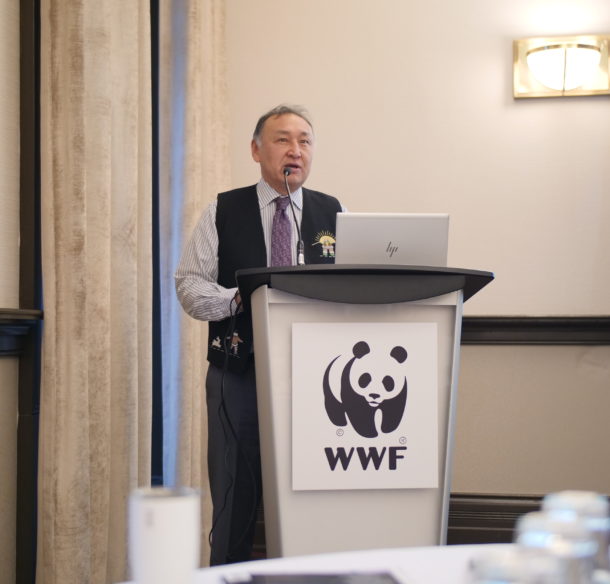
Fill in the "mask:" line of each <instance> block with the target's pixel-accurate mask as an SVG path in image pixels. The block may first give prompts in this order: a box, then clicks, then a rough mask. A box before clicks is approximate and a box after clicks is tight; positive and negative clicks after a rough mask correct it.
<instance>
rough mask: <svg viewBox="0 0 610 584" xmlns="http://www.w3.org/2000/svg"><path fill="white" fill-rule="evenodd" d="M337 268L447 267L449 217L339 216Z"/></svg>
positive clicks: (339, 214)
mask: <svg viewBox="0 0 610 584" xmlns="http://www.w3.org/2000/svg"><path fill="white" fill-rule="evenodd" d="M336 241H337V243H336V247H335V263H336V264H390V265H406V266H434V267H446V266H447V248H448V241H449V215H448V214H447V213H337V232H336Z"/></svg>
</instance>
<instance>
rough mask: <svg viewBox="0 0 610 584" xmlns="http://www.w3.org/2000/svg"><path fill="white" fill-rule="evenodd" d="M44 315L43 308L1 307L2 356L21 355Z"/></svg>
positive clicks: (0, 343) (0, 347)
mask: <svg viewBox="0 0 610 584" xmlns="http://www.w3.org/2000/svg"><path fill="white" fill-rule="evenodd" d="M42 317H43V314H42V310H26V309H20V308H0V357H19V356H21V354H22V353H23V351H24V349H25V344H26V342H27V339H28V336H29V335H30V333H31V332H33V331H34V330H35V329H36V328H37V327H38V325H39V323H40V321H41V320H42Z"/></svg>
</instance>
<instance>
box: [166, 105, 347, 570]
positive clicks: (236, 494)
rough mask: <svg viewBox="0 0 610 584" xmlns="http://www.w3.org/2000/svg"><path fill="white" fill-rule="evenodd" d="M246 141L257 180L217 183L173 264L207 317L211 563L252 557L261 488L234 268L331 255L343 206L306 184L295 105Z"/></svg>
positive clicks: (250, 360) (306, 132)
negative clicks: (226, 186) (219, 187)
mask: <svg viewBox="0 0 610 584" xmlns="http://www.w3.org/2000/svg"><path fill="white" fill-rule="evenodd" d="M251 151H252V158H253V159H254V161H255V162H257V163H258V164H259V166H260V171H261V179H260V181H259V182H258V183H257V184H256V185H252V186H248V187H244V188H239V189H235V190H232V191H228V192H225V193H220V194H219V195H218V197H217V199H216V201H214V202H212V203H211V204H210V205H209V206H208V207H207V208H206V209H205V211H204V212H203V214H202V216H201V218H200V220H199V222H198V223H197V225H196V227H195V230H194V231H193V234H192V235H191V237H190V239H189V241H188V243H187V245H186V247H185V249H184V251H183V254H182V257H181V260H180V263H179V266H178V269H177V270H176V274H175V283H176V292H177V295H178V299H179V300H180V303H181V304H182V307H183V308H184V310H185V311H186V312H187V313H188V314H189V315H190V316H192V317H193V318H196V319H199V320H205V321H209V338H208V354H207V358H208V361H209V369H208V375H207V379H206V402H207V410H208V472H209V478H210V488H211V494H212V503H213V507H214V513H213V523H212V549H211V556H210V564H211V565H216V564H225V563H232V562H240V561H245V560H248V559H250V554H251V549H252V540H253V536H254V527H255V522H256V510H257V507H258V504H259V501H260V498H261V491H262V486H261V464H260V450H259V437H258V415H257V404H256V383H255V375H254V354H253V350H252V322H251V317H250V315H249V314H248V313H246V312H243V311H241V300H240V296H239V291H238V289H237V288H236V286H235V272H236V270H239V269H243V268H260V267H265V266H292V265H296V264H297V262H298V263H303V261H304V263H307V264H313V263H318V264H319V263H333V262H334V242H335V240H334V236H335V223H336V214H337V212H340V211H341V210H342V208H341V204H340V203H339V201H338V200H337V199H335V198H334V197H331V196H329V195H326V194H323V193H320V192H317V191H312V190H309V189H306V188H304V187H303V184H304V183H305V181H306V180H307V177H308V175H309V171H310V168H311V163H312V158H313V151H314V133H313V127H312V124H311V122H310V120H309V117H308V115H307V113H306V112H305V110H303V109H302V108H300V107H296V106H285V105H281V106H277V107H275V108H273V109H272V110H270V111H269V112H267V113H266V114H264V115H263V116H261V118H260V119H259V120H258V122H257V124H256V127H255V130H254V134H253V138H252V142H251Z"/></svg>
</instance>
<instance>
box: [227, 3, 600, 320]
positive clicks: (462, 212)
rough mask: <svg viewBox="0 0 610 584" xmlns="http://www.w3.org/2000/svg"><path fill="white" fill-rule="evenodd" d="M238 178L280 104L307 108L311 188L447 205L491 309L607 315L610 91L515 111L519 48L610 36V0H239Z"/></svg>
mask: <svg viewBox="0 0 610 584" xmlns="http://www.w3.org/2000/svg"><path fill="white" fill-rule="evenodd" d="M227 11H228V17H227V36H228V41H227V48H228V74H229V79H228V82H229V92H230V112H231V121H232V130H231V152H232V154H233V158H232V167H233V179H234V184H235V185H241V184H246V183H248V182H252V181H254V180H256V178H257V169H256V167H255V165H254V164H253V163H252V161H251V160H250V155H249V147H248V144H249V139H250V135H251V132H252V129H253V124H254V121H255V120H256V118H257V116H258V115H259V114H260V113H261V112H263V111H265V110H266V109H268V108H270V107H272V106H274V105H276V104H277V103H280V102H289V103H295V102H296V103H302V104H304V105H306V106H307V107H308V108H309V110H310V111H311V113H312V115H313V118H314V123H315V128H316V133H317V138H318V140H317V145H316V148H317V152H316V160H315V163H314V170H313V172H312V174H311V176H310V180H309V182H308V184H309V185H310V186H311V187H312V188H317V189H319V190H323V191H326V192H329V193H332V194H336V195H338V196H340V198H341V199H342V201H343V202H344V203H345V204H346V205H347V207H348V208H349V209H350V210H353V211H365V210H375V211H447V212H449V213H450V214H451V231H450V253H449V263H450V265H454V266H459V267H468V268H477V269H486V270H491V271H494V272H495V274H496V277H497V279H496V281H495V282H494V284H493V285H492V286H490V287H489V288H488V289H487V290H485V292H484V293H482V294H480V295H479V296H477V297H475V298H474V299H473V300H472V301H470V302H469V303H468V305H467V306H466V313H467V314H480V315H498V314H506V315H521V314H526V315H566V314H570V315H589V314H604V313H608V312H610V295H609V294H607V287H608V285H610V262H608V261H606V250H607V249H610V229H607V224H608V222H609V221H610V186H609V185H610V164H608V160H610V115H608V107H609V105H610V99H609V98H608V97H601V98H600V97H597V98H576V99H574V98H572V99H563V100H537V101H529V100H528V101H523V100H521V101H514V100H513V98H512V85H511V84H512V40H513V39H516V38H520V37H523V36H534V35H544V34H569V33H578V32H605V33H608V32H610V3H609V2H607V0H555V1H549V0H539V1H534V0H496V1H494V2H489V0H462V1H460V2H454V1H452V0H430V1H426V2H423V1H408V2H407V1H405V0H383V1H380V2H372V1H364V0H333V1H328V0H308V2H303V3H300V4H299V5H298V7H297V6H293V5H290V4H286V3H284V2H280V1H279V0H257V1H256V2H243V1H242V0H227Z"/></svg>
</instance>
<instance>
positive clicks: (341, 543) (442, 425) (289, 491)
mask: <svg viewBox="0 0 610 584" xmlns="http://www.w3.org/2000/svg"><path fill="white" fill-rule="evenodd" d="M461 303H462V293H461V292H455V293H451V294H447V295H445V296H441V297H436V298H432V299H429V300H420V301H417V302H408V303H400V304H380V305H377V304H376V305H370V304H367V305H354V304H342V303H334V302H325V301H320V300H311V299H306V298H303V297H301V296H295V295H292V294H288V293H285V292H281V291H277V290H273V289H269V288H267V287H266V286H263V287H261V288H258V289H257V290H256V291H255V292H254V293H253V294H252V306H253V308H252V310H253V315H254V319H253V321H254V337H255V355H256V376H257V391H258V409H259V425H260V433H261V456H262V462H263V483H264V504H265V526H266V540H267V553H268V556H269V557H280V556H292V555H302V554H312V553H320V552H329V551H347V550H356V549H365V548H373V549H379V548H387V547H403V546H415V545H436V544H439V543H444V538H445V534H446V521H447V510H448V497H449V484H448V480H449V476H450V470H449V467H450V448H449V446H450V444H451V437H452V432H453V414H454V404H453V398H452V396H453V394H454V393H455V389H454V387H453V386H452V380H453V381H454V385H455V382H456V381H457V363H458V358H457V350H458V348H459V331H460V328H461ZM333 323H336V324H337V326H336V330H339V329H342V332H341V333H340V334H339V335H338V337H335V341H333V342H336V343H337V346H336V347H333V346H331V347H330V353H324V357H323V359H324V361H323V363H322V364H321V368H318V371H322V379H320V373H319V372H318V373H316V372H315V371H314V369H316V367H313V366H312V367H311V370H312V373H311V374H312V375H313V378H312V380H311V381H310V382H311V383H312V384H313V387H312V390H311V391H312V392H315V393H316V394H318V397H319V392H320V393H322V394H323V391H324V372H325V371H326V368H327V367H328V365H329V362H328V361H329V360H328V357H327V355H330V354H333V355H334V356H345V354H346V353H348V352H349V351H350V350H352V349H353V345H352V346H351V347H350V346H349V345H350V342H351V341H350V338H351V337H350V336H349V334H348V333H346V332H345V331H348V329H352V331H354V330H355V331H356V337H358V339H360V340H363V341H367V344H369V348H370V349H371V353H372V352H373V349H374V348H375V346H374V345H376V344H378V338H377V337H376V336H375V335H373V336H372V337H371V336H370V335H371V334H372V332H371V331H372V328H375V329H378V326H379V325H381V324H384V323H385V324H387V325H388V326H389V329H394V330H395V331H398V332H396V334H398V335H399V337H402V338H406V341H405V343H403V344H407V345H408V346H407V347H404V348H405V349H406V350H407V353H408V356H407V358H406V360H403V363H398V362H397V367H399V366H400V365H403V364H404V365H405V367H406V363H407V362H408V361H409V358H411V357H413V364H411V363H409V365H414V367H411V369H410V370H407V371H408V372H403V374H404V377H405V379H406V380H407V384H408V385H407V391H408V390H409V388H413V390H412V391H413V394H412V395H413V400H412V401H411V402H410V401H409V397H408V398H407V401H406V408H405V416H404V418H405V420H409V419H408V415H409V412H410V411H411V410H416V409H419V408H421V407H423V410H421V411H423V412H427V414H426V415H429V413H430V412H429V408H430V403H434V404H435V408H436V409H435V411H434V413H433V416H436V420H435V421H436V425H435V432H436V437H435V438H436V440H435V442H434V448H435V449H436V452H435V453H434V454H435V456H434V459H433V460H434V462H435V464H436V469H434V470H435V472H432V473H430V471H429V469H428V470H426V472H425V473H424V474H426V473H427V476H425V477H424V479H422V480H423V481H424V482H423V484H424V485H436V486H418V485H417V484H416V483H417V480H418V477H414V476H413V475H412V476H411V478H412V479H413V481H414V482H413V483H412V484H411V486H409V482H408V481H407V483H406V486H402V485H405V483H404V482H403V483H400V481H399V482H398V483H397V484H396V485H388V484H386V483H385V482H383V481H382V483H380V484H375V480H377V479H376V478H375V477H374V475H373V474H367V473H363V472H362V468H361V469H360V471H359V472H356V475H358V474H360V478H361V479H362V481H364V482H365V483H366V484H364V485H362V484H361V485H353V486H350V484H349V481H348V482H347V483H344V484H338V485H328V484H326V485H324V484H323V485H321V486H316V484H315V481H314V483H313V486H312V484H309V485H305V487H306V488H302V487H303V484H302V483H301V484H300V486H299V484H298V483H297V485H296V486H297V489H295V488H294V484H293V473H294V471H295V470H297V472H296V475H297V476H299V477H301V479H303V478H304V477H306V476H307V474H308V473H309V472H310V470H311V472H312V473H313V472H314V469H313V468H312V469H307V468H305V469H303V468H301V469H293V464H295V463H296V462H298V461H295V459H294V458H293V424H292V420H293V416H298V415H299V412H298V411H294V412H293V388H292V381H293V359H301V357H304V358H305V360H306V361H307V359H308V358H311V359H317V358H322V357H320V355H321V354H322V353H321V352H320V351H318V349H315V350H311V355H309V356H308V355H304V356H301V355H298V356H297V355H295V354H294V352H293V334H294V333H293V331H296V334H297V338H300V339H301V340H299V341H298V344H299V347H298V349H299V352H302V351H303V350H305V349H304V348H303V346H304V345H307V344H308V342H309V341H307V339H309V338H316V334H315V330H316V328H317V327H319V333H320V334H319V336H318V337H317V339H318V343H317V344H316V347H318V346H319V345H323V344H324V343H325V342H327V340H328V339H327V337H328V335H329V334H330V332H331V331H332V324H333ZM329 325H330V328H329ZM401 325H404V327H402V329H401ZM396 327H397V328H396ZM299 329H300V332H299ZM358 330H360V332H361V333H362V334H364V335H365V336H363V337H362V338H360V335H358V334H357V333H358ZM401 330H402V332H401ZM303 331H305V337H304V338H305V339H306V340H305V341H303V337H299V334H301V333H303ZM456 331H457V333H458V334H456ZM391 334H394V332H392V333H391ZM342 335H343V336H342ZM418 335H423V336H418ZM341 338H342V339H343V341H338V340H337V339H341ZM369 339H372V340H371V341H370V343H369V342H368V340H369ZM431 339H434V341H431ZM394 340H395V339H393V338H392V339H388V342H390V344H392V346H393V347H394V346H398V345H400V343H398V345H394ZM418 340H419V341H421V343H423V344H424V345H426V344H428V345H429V346H428V347H423V349H422V348H420V347H416V346H415V344H414V343H416V342H417V341H418ZM341 342H344V343H346V346H339V345H340V343H341ZM433 342H434V343H436V346H435V347H433V346H431V343H433ZM422 350H423V353H420V354H419V357H418V351H422ZM423 354H426V355H428V357H429V358H430V359H433V360H434V366H435V368H436V371H435V372H434V373H435V385H436V387H434V388H432V391H434V392H435V393H436V395H434V396H430V395H429V391H430V390H428V395H427V396H426V395H424V394H422V393H421V390H419V391H420V395H419V396H417V395H416V389H415V388H414V387H415V386H414V383H415V381H416V380H417V376H418V375H419V376H420V377H421V375H423V373H422V371H419V372H418V370H417V366H416V365H417V363H419V364H420V367H423V368H424V370H425V369H426V367H427V368H428V369H429V367H430V363H429V362H428V363H424V361H425V358H424V359H423V360H422V357H421V356H422V355H423ZM347 357H349V355H348V356H347ZM398 357H399V359H398V361H399V360H400V358H401V357H402V355H401V354H400V352H399V354H398ZM357 359H359V358H357ZM384 359H385V358H384ZM330 360H332V359H330ZM394 360H395V361H396V359H394ZM306 361H305V362H306ZM301 363H302V361H301ZM355 364H356V362H355V361H354V363H353V367H352V369H353V371H351V373H353V374H355V373H356V366H355ZM358 364H359V363H358ZM337 365H338V366H339V368H340V369H341V371H344V370H345V364H343V365H342V366H341V365H340V364H339V363H337ZM383 366H385V364H384V365H383ZM383 366H376V367H377V369H379V367H383ZM299 367H302V365H299ZM305 369H308V368H307V367H306V368H305ZM297 373H298V374H299V376H301V375H305V373H304V372H303V371H302V370H300V371H297ZM306 374H307V375H309V372H306ZM364 374H365V373H363V374H361V375H364ZM333 375H334V376H335V377H336V372H335V371H333V370H332V368H331V371H330V372H329V378H330V377H331V376H333ZM400 375H401V374H400V372H399V373H398V374H396V375H394V377H393V378H394V379H399V377H400ZM352 377H353V375H352ZM428 379H429V378H428ZM306 383H309V381H308V382H306ZM336 383H337V382H336V381H334V382H331V381H330V379H329V383H328V385H329V386H330V385H333V384H334V385H336ZM354 384H355V383H354V382H353V383H352V385H354ZM331 389H332V388H331ZM401 389H402V388H401ZM300 391H304V388H303V387H301V388H300ZM305 391H306V389H305ZM333 391H334V395H335V397H337V395H338V394H337V390H333ZM397 393H399V392H397ZM424 393H425V392H424ZM301 397H302V396H301ZM327 397H329V398H330V399H331V401H332V397H330V396H328V395H327ZM426 397H427V398H429V399H432V398H434V399H433V402H430V401H426ZM299 399H300V398H299V397H297V398H296V400H297V405H299V403H301V402H299ZM417 400H419V402H420V403H419V405H417ZM422 400H423V401H422ZM305 401H307V399H305ZM338 401H341V398H340V397H339V400H338ZM320 403H323V400H322V402H319V401H318V404H320ZM414 404H415V405H414ZM306 407H315V405H314V406H312V405H311V404H309V405H307V406H306ZM409 408H411V410H410V409H409ZM379 414H381V412H379ZM379 414H376V417H377V419H376V420H375V421H374V428H375V429H374V430H372V431H373V432H375V431H376V432H377V433H378V434H379V435H382V440H385V439H389V438H388V437H389V435H390V434H391V432H386V433H384V432H383V431H382V426H381V424H382V421H381V420H380V419H379ZM304 415H305V414H304ZM325 416H326V418H325ZM352 417H353V416H352ZM314 418H315V416H313V418H312V419H314ZM350 420H351V418H350V416H349V415H348V416H347V421H348V423H347V425H346V426H342V427H337V426H336V425H335V424H334V423H333V421H332V420H331V419H330V418H329V417H328V414H325V415H321V416H318V417H317V421H315V422H312V425H311V434H312V436H316V439H315V440H313V439H312V441H313V442H316V444H317V443H318V442H319V436H320V434H324V433H326V435H328V432H331V433H334V435H336V434H337V430H343V432H344V434H343V435H344V436H345V434H346V433H351V437H352V438H354V439H356V440H359V441H360V442H358V444H356V443H354V451H352V456H356V457H358V459H357V460H358V464H359V465H361V466H362V464H361V462H360V461H362V460H366V459H367V458H368V459H369V467H368V468H372V467H374V466H375V465H376V464H378V465H379V468H382V467H383V468H384V471H385V469H386V468H387V469H388V470H387V472H384V474H385V475H386V478H389V475H391V474H392V473H393V472H394V471H397V470H398V469H399V467H401V464H402V463H403V462H404V461H405V458H401V457H404V456H406V457H407V458H408V456H409V454H410V453H409V447H411V440H413V441H416V440H423V439H425V438H426V436H428V437H429V436H430V434H429V432H428V434H426V428H425V427H424V426H425V424H424V426H420V427H419V428H418V429H417V431H415V430H414V428H415V427H417V423H416V422H414V421H412V420H410V423H412V425H410V426H407V427H406V430H405V432H403V433H402V434H401V433H399V434H396V435H395V436H393V437H392V438H391V439H389V440H390V441H389V442H387V443H386V447H387V448H386V450H385V451H383V444H381V443H380V445H379V446H378V447H376V448H377V450H375V451H372V450H370V448H371V443H370V442H369V440H370V439H371V437H367V436H363V435H362V434H361V433H359V432H358V430H357V429H356V428H355V427H354V425H353V424H351V423H350ZM335 421H336V418H335ZM405 423H406V422H405ZM303 425H304V426H305V427H306V426H307V423H306V422H304V421H303V420H302V419H299V426H300V428H299V436H302V433H303ZM359 428H360V427H359ZM427 429H428V430H429V429H430V428H429V427H428V428H427ZM360 430H362V428H360ZM363 432H364V433H365V434H366V433H367V430H363ZM368 432H371V430H370V429H369V430H368ZM411 432H414V433H413V434H411ZM384 434H387V436H384ZM403 434H404V435H403ZM356 435H357V436H356ZM401 438H404V439H406V444H404V445H401V443H400V439H401ZM432 439H433V440H434V436H433V437H432ZM396 440H397V441H396ZM319 446H323V445H322V444H319ZM358 446H360V448H361V449H364V450H361V451H358V450H357V448H358ZM402 446H406V448H407V449H406V450H402V449H401V447H402ZM301 447H303V446H302V445H301ZM337 447H338V448H340V446H336V448H337ZM303 448H305V450H306V447H303ZM390 448H394V450H390ZM412 448H413V449H415V444H414V445H413V446H412ZM326 452H328V451H326ZM340 452H343V454H338V453H340ZM349 452H350V450H349V448H346V449H345V451H338V450H334V451H331V454H330V459H329V458H327V460H331V461H332V460H333V457H335V458H336V457H337V456H344V458H343V461H342V460H335V462H336V463H337V464H338V465H340V466H342V465H343V464H344V463H345V461H346V459H345V456H349ZM382 453H383V454H382ZM405 453H409V454H405ZM363 457H364V458H363ZM371 457H372V458H371ZM386 457H387V458H386ZM350 464H351V463H350ZM384 465H385V466H384ZM424 466H425V464H424ZM314 478H315V477H314ZM343 478H345V477H343ZM403 478H404V477H403ZM420 478H421V477H420ZM354 480H358V477H357V476H356V477H355V479H354ZM367 481H368V483H367ZM340 482H341V481H339V483H340Z"/></svg>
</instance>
